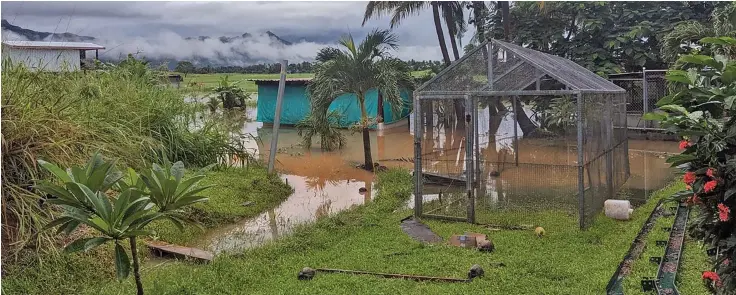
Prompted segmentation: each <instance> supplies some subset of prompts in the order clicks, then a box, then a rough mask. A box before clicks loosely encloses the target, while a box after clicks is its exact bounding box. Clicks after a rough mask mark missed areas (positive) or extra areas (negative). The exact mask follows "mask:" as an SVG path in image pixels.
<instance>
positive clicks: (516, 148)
mask: <svg viewBox="0 0 736 295" xmlns="http://www.w3.org/2000/svg"><path fill="white" fill-rule="evenodd" d="M517 99H519V98H518V97H516V96H513V97H512V102H511V103H513V104H514V107H513V110H514V161H515V162H516V167H519V115H518V112H523V111H524V109H521V110H519V109H518V108H517V107H516V100H517Z"/></svg>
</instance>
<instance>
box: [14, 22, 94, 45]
mask: <svg viewBox="0 0 736 295" xmlns="http://www.w3.org/2000/svg"><path fill="white" fill-rule="evenodd" d="M2 29H3V31H10V32H12V33H15V34H18V35H20V36H22V37H23V38H26V39H27V40H30V41H66V42H91V41H95V37H90V36H80V35H77V34H72V33H50V32H37V31H34V30H29V29H24V28H21V27H19V26H16V25H12V24H10V22H8V21H7V20H2Z"/></svg>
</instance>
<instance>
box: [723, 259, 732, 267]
mask: <svg viewBox="0 0 736 295" xmlns="http://www.w3.org/2000/svg"><path fill="white" fill-rule="evenodd" d="M721 264H723V265H725V266H728V265H729V264H731V259H728V258H726V259H724V260H723V262H721Z"/></svg>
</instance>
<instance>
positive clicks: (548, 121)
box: [543, 96, 577, 133]
mask: <svg viewBox="0 0 736 295" xmlns="http://www.w3.org/2000/svg"><path fill="white" fill-rule="evenodd" d="M575 114H576V104H575V101H573V100H572V98H571V97H569V96H563V97H555V98H553V99H552V102H551V103H550V106H549V108H545V110H544V116H543V118H544V122H543V125H544V126H545V127H546V128H547V129H548V130H550V131H556V132H560V133H565V132H566V131H567V130H568V129H569V128H570V127H573V126H575V124H576V117H577V116H576V115H575Z"/></svg>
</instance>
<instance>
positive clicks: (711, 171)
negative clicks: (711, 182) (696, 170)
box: [705, 168, 716, 178]
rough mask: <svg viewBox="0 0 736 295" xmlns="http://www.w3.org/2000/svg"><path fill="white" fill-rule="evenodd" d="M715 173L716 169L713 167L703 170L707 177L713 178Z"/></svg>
mask: <svg viewBox="0 0 736 295" xmlns="http://www.w3.org/2000/svg"><path fill="white" fill-rule="evenodd" d="M715 173H716V170H714V169H713V168H708V171H706V172H705V175H708V177H710V178H715V176H713V175H715Z"/></svg>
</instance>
